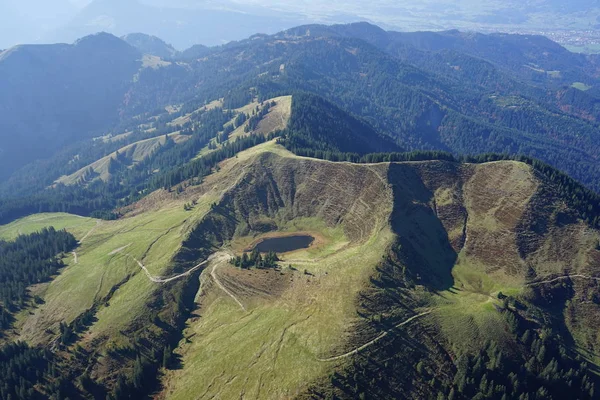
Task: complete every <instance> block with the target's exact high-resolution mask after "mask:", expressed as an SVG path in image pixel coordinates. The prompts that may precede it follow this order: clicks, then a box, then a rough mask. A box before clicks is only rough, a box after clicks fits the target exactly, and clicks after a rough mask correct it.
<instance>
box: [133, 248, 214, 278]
mask: <svg viewBox="0 0 600 400" xmlns="http://www.w3.org/2000/svg"><path fill="white" fill-rule="evenodd" d="M127 255H128V256H129V257H131V258H133V260H134V261H135V262H136V263H137V264H138V265H139V266H140V268H141V269H142V270H143V271H144V273H145V274H146V276H147V277H148V279H150V280H151V281H152V282H155V283H167V282H171V281H174V280H176V279H179V278H183V277H184V276H189V275H190V274H191V273H192V272H194V271H196V270H197V269H198V268H200V267H202V266H203V265H204V264H206V263H208V262H209V261H210V260H211V257H212V256H211V257H209V258H208V259H206V260H204V261H202V262H201V263H200V264H198V265H196V266H195V267H193V268H191V269H189V270H188V271H186V272H184V273H182V274H179V275H175V276H172V277H170V278H163V277H162V276H154V275H152V274H151V273H150V271H148V268H146V266H145V265H144V264H142V262H141V261H139V260H138V259H137V258H135V257H134V256H132V255H131V254H127Z"/></svg>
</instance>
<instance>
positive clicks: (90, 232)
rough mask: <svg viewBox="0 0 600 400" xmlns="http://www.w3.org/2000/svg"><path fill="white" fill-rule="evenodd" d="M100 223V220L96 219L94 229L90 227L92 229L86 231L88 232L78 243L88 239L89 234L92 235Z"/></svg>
mask: <svg viewBox="0 0 600 400" xmlns="http://www.w3.org/2000/svg"><path fill="white" fill-rule="evenodd" d="M98 225H100V220H98V221H96V225H94V227H92V229H90V230H89V231H88V233H86V234H85V235H84V236H83V237H82V238H81V239H80V240H79V242H77V243H79V244H81V243H83V241H84V240H85V239H87V237H88V236H90V235H91V234H92V232H94V230H96V228H97V227H98Z"/></svg>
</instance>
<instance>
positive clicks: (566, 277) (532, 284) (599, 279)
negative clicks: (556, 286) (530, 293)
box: [525, 274, 600, 286]
mask: <svg viewBox="0 0 600 400" xmlns="http://www.w3.org/2000/svg"><path fill="white" fill-rule="evenodd" d="M571 278H582V279H592V280H594V281H600V277H595V276H587V275H582V274H575V275H562V276H559V277H556V278H553V279H549V280H547V281H538V282H531V283H526V284H525V286H536V285H543V284H545V283H553V282H556V281H561V280H565V279H571Z"/></svg>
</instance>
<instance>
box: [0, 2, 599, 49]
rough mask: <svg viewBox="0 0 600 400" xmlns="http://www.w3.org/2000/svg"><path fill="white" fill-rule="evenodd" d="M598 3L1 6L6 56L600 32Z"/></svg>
mask: <svg viewBox="0 0 600 400" xmlns="http://www.w3.org/2000/svg"><path fill="white" fill-rule="evenodd" d="M597 3H598V2H597V1H596V0H578V1H572V2H569V4H564V2H562V1H558V0H544V1H532V0H525V1H517V0H508V1H505V2H500V1H496V0H486V1H483V2H477V1H474V0H463V1H459V2H456V1H450V0H426V1H417V0H405V1H402V2H395V1H392V0H377V1H375V2H373V3H371V7H369V8H366V7H364V5H363V4H361V3H359V2H356V1H348V0H331V1H322V0H319V1H306V2H300V3H299V2H296V1H291V0H277V1H266V0H230V1H229V2H216V1H195V0H175V1H171V2H167V1H166V0H49V1H42V0H2V1H1V2H0V48H8V47H11V46H13V45H15V44H24V43H55V42H72V41H74V40H76V39H77V38H79V37H81V36H85V35H87V34H91V33H95V32H99V31H106V32H109V33H113V34H115V35H117V36H122V35H124V34H128V33H135V32H142V33H146V34H150V35H155V36H158V37H160V38H161V39H163V40H165V41H167V42H169V43H171V44H172V45H174V46H175V47H176V48H178V49H179V50H182V49H183V48H186V47H189V46H191V45H193V44H205V45H215V44H221V43H225V42H228V41H231V40H239V39H242V38H244V37H247V36H249V35H251V34H253V33H259V32H260V33H274V32H276V31H279V30H282V29H286V28H290V27H293V26H296V25H300V24H305V23H348V22H355V21H369V22H372V23H375V24H377V25H379V26H381V27H383V28H384V29H388V30H390V29H393V30H400V31H414V30H443V29H453V28H458V29H463V30H479V31H520V30H521V31H533V32H535V31H538V30H540V31H541V30H545V31H556V30H558V31H560V30H593V31H596V30H598V29H599V28H600V6H599V5H598V4H597Z"/></svg>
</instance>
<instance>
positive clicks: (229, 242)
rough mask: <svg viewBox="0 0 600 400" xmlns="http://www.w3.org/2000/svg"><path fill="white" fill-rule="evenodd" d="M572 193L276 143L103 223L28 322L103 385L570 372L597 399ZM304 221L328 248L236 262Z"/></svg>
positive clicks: (584, 252) (594, 271) (510, 166)
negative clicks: (265, 265)
mask: <svg viewBox="0 0 600 400" xmlns="http://www.w3.org/2000/svg"><path fill="white" fill-rule="evenodd" d="M558 193H560V190H559V188H558V187H556V186H555V185H554V184H553V183H552V182H551V181H550V180H548V179H547V178H546V177H545V176H544V175H542V174H540V173H539V172H537V171H536V170H534V169H533V168H532V167H530V166H528V165H526V164H524V163H520V162H515V161H498V162H490V163H483V164H467V163H463V164H461V163H456V162H450V161H419V162H398V163H377V164H352V163H346V162H337V163H336V162H330V161H325V160H317V159H311V158H306V157H299V156H297V155H294V154H292V153H290V152H289V151H287V150H285V149H284V148H283V147H282V146H280V145H278V144H276V142H275V141H270V142H267V143H263V144H260V145H258V146H255V147H253V148H250V149H248V150H245V151H242V152H240V153H239V154H237V156H236V157H233V158H229V159H226V160H225V161H223V162H221V163H220V165H219V168H217V170H216V171H215V172H214V173H213V174H211V175H209V176H207V177H206V178H205V180H204V181H203V182H202V183H200V184H197V185H191V186H187V185H185V186H184V189H183V190H180V191H172V192H169V191H167V190H160V191H157V192H155V193H153V194H151V195H149V196H148V197H147V198H145V199H143V200H141V201H140V202H138V203H136V204H135V205H133V206H132V207H130V208H128V209H127V213H126V214H125V216H124V217H123V218H121V219H119V220H116V221H103V222H101V223H100V224H98V225H97V226H96V227H94V229H93V230H92V231H91V232H88V233H87V234H85V235H84V238H83V240H82V243H81V245H80V246H79V248H77V249H76V250H75V253H76V255H77V259H75V254H73V255H71V256H70V257H69V258H67V259H66V260H65V261H66V262H67V264H68V266H67V267H66V268H65V269H64V270H63V271H62V272H61V274H60V275H59V276H58V277H56V278H55V279H54V280H53V281H51V282H50V283H48V284H46V285H44V286H43V287H40V288H36V293H39V296H40V297H41V298H42V299H43V301H44V302H43V303H42V304H39V305H37V306H36V307H35V309H32V310H30V311H31V312H29V313H28V314H27V315H23V316H20V317H19V319H18V321H17V324H16V326H15V329H16V330H17V331H18V334H19V337H20V338H22V339H24V340H26V341H27V342H29V343H31V344H38V343H39V344H44V345H48V346H50V347H51V348H55V349H59V350H60V351H59V352H58V353H57V354H58V356H57V357H59V359H60V360H61V363H62V365H63V367H64V368H65V371H68V372H69V374H70V375H69V376H71V377H73V378H75V377H77V376H80V375H81V374H83V371H87V372H86V374H87V375H86V376H89V378H90V379H92V380H93V381H94V382H97V383H98V385H99V387H100V388H101V389H97V390H99V392H102V393H104V394H106V392H107V391H108V392H110V393H112V394H113V395H117V394H119V393H129V394H130V395H132V396H133V395H142V394H143V393H148V390H158V393H160V394H159V396H160V397H164V398H175V399H178V398H181V399H186V398H190V397H192V398H211V397H221V398H231V397H237V396H239V395H241V394H245V395H248V396H253V397H258V398H282V397H300V398H303V397H309V398H313V397H328V396H337V397H339V398H356V397H360V396H364V397H370V396H372V397H379V398H398V397H405V398H430V397H437V396H438V393H441V394H442V395H444V396H447V395H449V393H450V392H451V391H453V392H454V393H455V396H458V397H459V398H470V397H472V396H475V395H476V394H477V393H480V391H482V390H484V391H485V395H486V396H492V397H493V396H495V395H496V394H497V393H499V392H498V391H499V390H500V391H501V390H502V389H501V388H502V387H508V386H509V385H512V386H510V389H506V390H509V392H510V393H511V395H516V394H521V393H530V394H531V395H535V393H537V392H538V391H539V390H542V391H543V390H552V393H559V394H560V393H567V392H568V391H569V390H571V389H570V388H569V387H568V385H567V383H566V382H568V380H566V379H564V378H565V377H566V376H567V374H568V371H569V370H570V369H573V371H574V372H573V373H572V375H573V376H572V378H571V379H572V380H573V382H574V385H576V387H577V388H578V389H577V390H579V391H580V392H578V393H580V397H582V398H585V397H586V396H587V397H589V393H590V390H591V389H592V386H591V385H592V383H593V382H595V377H594V375H593V374H592V373H591V372H590V369H588V368H587V367H586V366H585V365H584V364H583V363H582V360H584V359H587V360H589V362H590V363H591V364H590V365H593V363H595V360H596V357H597V356H596V354H597V352H598V346H599V345H600V343H599V342H598V340H597V337H596V336H595V335H594V334H593V332H594V329H595V327H596V317H595V316H596V315H598V311H599V310H598V307H599V306H598V305H597V303H595V302H594V301H593V299H594V298H595V297H594V296H596V295H600V294H599V293H598V285H597V283H596V281H595V279H593V278H594V277H597V276H599V275H598V272H599V270H600V250H598V239H599V238H600V235H599V233H598V231H596V230H594V229H592V228H591V227H590V226H589V225H587V224H586V223H585V222H583V221H581V220H580V219H579V217H578V213H577V211H576V210H573V209H571V208H570V207H569V206H568V202H567V201H566V200H565V199H563V198H561V197H560V196H559V195H558ZM90 222H92V225H93V221H90ZM19 226H20V225H19V222H18V223H15V224H14V225H13V226H11V227H10V228H8V227H7V228H5V232H7V233H5V235H10V234H14V230H16V229H19ZM11 232H13V233H11ZM294 233H302V234H306V235H311V236H313V237H314V238H315V240H314V241H313V244H312V245H311V246H310V247H308V248H306V249H302V250H297V251H293V252H290V253H284V254H280V255H279V258H280V261H279V262H278V265H279V266H278V267H277V268H275V269H247V270H244V269H239V268H236V267H235V266H233V265H231V264H230V263H229V262H228V259H229V258H230V257H233V256H235V255H240V254H241V253H242V252H243V251H244V250H246V249H248V248H249V246H252V244H253V243H256V242H257V241H259V240H260V239H261V238H265V237H276V236H281V235H284V236H285V235H290V234H294ZM80 240H81V238H80ZM586 299H590V300H591V301H589V300H586ZM86 315H88V316H89V315H91V317H89V318H84V317H83V316H86ZM78 321H84V322H78ZM61 322H66V323H67V324H70V326H72V327H73V329H74V330H75V334H74V336H73V337H70V338H69V340H65V339H64V333H63V330H64V328H60V323H61ZM61 329H63V330H61ZM542 344H543V345H544V349H545V350H544V354H541V353H540V352H541V350H540V349H541V345H542ZM75 345H79V346H81V347H80V348H79V347H78V348H77V349H78V350H77V351H78V352H79V353H78V354H86V355H87V356H86V358H85V359H84V360H82V359H80V358H77V357H74V358H71V357H69V356H68V355H69V354H72V352H73V351H75V350H74V349H75ZM561 348H562V349H564V351H563V350H560V349H561ZM171 350H173V353H174V354H173V355H171ZM164 354H167V356H163V355H164ZM165 360H166V361H165ZM491 360H493V362H492V361H491ZM498 360H501V362H500V361H498ZM140 363H142V364H143V365H146V366H147V367H144V368H145V369H144V368H142V369H141V370H140V367H139V364H140ZM478 363H479V364H480V367H477V368H479V369H476V367H475V366H476V365H478ZM136 365H137V366H136ZM161 365H162V366H164V367H167V368H166V369H160V370H159V369H158V368H159V367H160V366H161ZM481 365H484V366H483V367H481ZM501 365H506V366H507V368H506V369H504V370H503V369H502V368H501V367H500V366H501ZM514 365H524V368H525V369H526V373H524V374H523V375H522V376H520V377H511V376H509V372H510V370H511V368H513V366H514ZM555 365H556V367H555ZM546 370H548V371H551V370H552V371H555V372H551V373H549V374H548V373H545V372H544V371H546ZM140 371H146V372H144V375H143V381H144V382H147V383H146V384H145V385H143V386H137V383H136V382H139V381H138V380H137V379H138V378H139V376H138V374H140V373H141V372H140ZM465 374H467V375H468V376H469V377H471V378H473V380H469V381H464V384H463V381H462V379H463V378H461V377H462V376H464V375H465ZM119 376H121V377H124V379H119ZM136 377H138V378H136ZM157 378H159V379H160V382H161V386H155V382H156V379H157ZM584 378H585V379H584ZM139 379H142V378H139ZM432 380H433V381H432ZM488 380H494V381H495V382H496V384H495V385H491V386H490V385H489V384H488V383H487V382H488ZM514 380H516V382H517V383H518V384H516V386H515V384H513V381H514ZM75 382H76V383H75V384H74V386H73V388H72V391H73V393H75V394H78V395H80V396H83V395H85V394H86V393H88V394H89V393H92V392H91V391H90V390H92V389H90V387H87V388H86V387H85V386H84V385H81V384H79V383H77V382H78V381H75ZM118 382H124V383H122V384H121V383H118ZM481 382H485V385H484V384H482V383H481ZM482 388H483V389H482ZM94 390H96V389H94ZM92 391H93V390H92ZM73 393H71V396H73V397H77V396H76V395H75V394H73ZM481 393H483V392H481ZM517 397H518V396H517Z"/></svg>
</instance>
